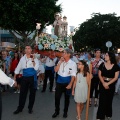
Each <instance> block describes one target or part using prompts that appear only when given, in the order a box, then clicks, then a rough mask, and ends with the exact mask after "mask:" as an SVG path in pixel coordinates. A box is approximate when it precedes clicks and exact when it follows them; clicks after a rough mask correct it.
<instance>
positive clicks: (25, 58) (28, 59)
mask: <svg viewBox="0 0 120 120" xmlns="http://www.w3.org/2000/svg"><path fill="white" fill-rule="evenodd" d="M25 59H26V68H27V62H28V61H29V58H28V60H27V57H26V58H25Z"/></svg>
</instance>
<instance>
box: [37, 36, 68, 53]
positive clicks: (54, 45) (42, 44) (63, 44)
mask: <svg viewBox="0 0 120 120" xmlns="http://www.w3.org/2000/svg"><path fill="white" fill-rule="evenodd" d="M69 44H70V41H69V39H68V38H67V39H65V40H61V38H59V37H57V36H56V35H47V34H44V35H40V36H39V38H38V49H39V50H53V51H60V52H62V51H63V50H64V49H66V48H68V47H69Z"/></svg>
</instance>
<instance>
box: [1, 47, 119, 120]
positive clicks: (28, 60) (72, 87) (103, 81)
mask: <svg viewBox="0 0 120 120" xmlns="http://www.w3.org/2000/svg"><path fill="white" fill-rule="evenodd" d="M0 69H1V70H2V72H4V73H5V74H6V75H7V76H9V77H11V78H13V79H14V86H15V93H19V105H18V107H17V109H16V110H15V111H14V114H18V113H20V112H22V110H23V108H24V106H25V101H26V97H27V93H28V90H30V95H29V105H28V112H29V113H30V114H32V112H33V106H34V102H35V96H36V90H37V89H38V90H39V87H40V85H42V91H41V92H42V93H45V91H46V90H47V86H48V84H47V83H48V82H49V91H50V92H53V91H55V112H54V114H53V115H52V118H56V117H57V116H58V115H59V112H60V99H61V96H62V93H64V96H65V101H64V113H63V117H64V118H67V116H68V109H69V103H70V96H71V95H73V96H74V100H75V102H76V111H77V117H76V119H77V120H81V115H82V111H83V108H84V103H86V101H87V99H88V98H87V96H88V88H89V87H90V101H89V107H91V106H92V105H94V106H95V107H97V106H98V110H97V115H96V116H97V117H96V119H97V120H111V119H112V101H113V96H114V95H118V93H119V86H120V73H119V72H120V54H115V53H113V52H106V53H101V50H100V49H98V48H97V49H95V51H94V52H82V53H77V52H75V53H73V52H72V50H71V49H65V50H64V52H63V56H62V57H54V58H51V57H50V56H43V55H39V54H34V53H33V52H32V48H31V46H29V45H27V46H26V47H25V51H23V52H21V53H19V52H15V51H10V52H8V51H1V52H0ZM90 80H91V84H90ZM0 83H1V92H5V91H7V90H9V86H8V85H3V84H2V82H1V81H0ZM12 85H13V84H12ZM54 88H55V89H54Z"/></svg>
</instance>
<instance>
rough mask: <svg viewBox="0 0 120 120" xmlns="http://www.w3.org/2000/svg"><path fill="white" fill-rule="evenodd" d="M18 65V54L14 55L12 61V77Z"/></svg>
mask: <svg viewBox="0 0 120 120" xmlns="http://www.w3.org/2000/svg"><path fill="white" fill-rule="evenodd" d="M18 63H19V55H18V53H17V52H16V53H15V54H14V58H13V59H12V61H11V65H10V73H11V74H12V76H14V71H15V68H16V67H17V65H18Z"/></svg>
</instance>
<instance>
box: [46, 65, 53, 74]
mask: <svg viewBox="0 0 120 120" xmlns="http://www.w3.org/2000/svg"><path fill="white" fill-rule="evenodd" d="M45 70H52V73H54V66H52V67H48V66H46V67H45Z"/></svg>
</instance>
